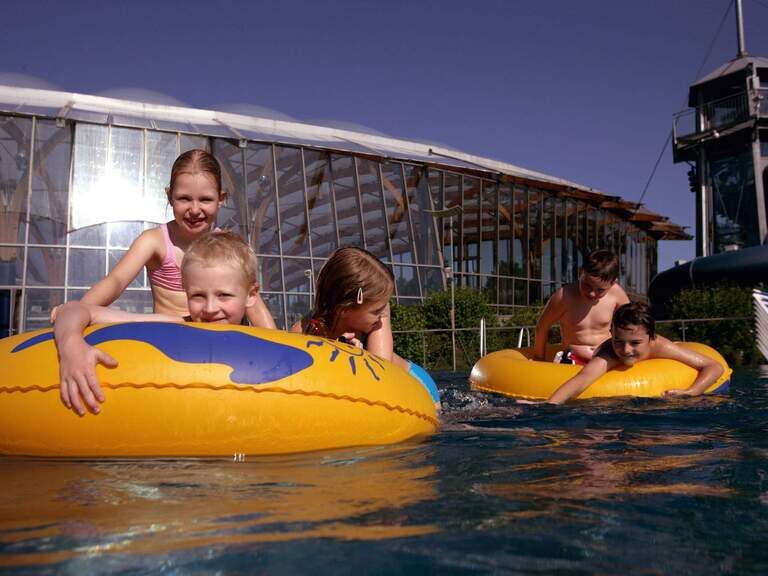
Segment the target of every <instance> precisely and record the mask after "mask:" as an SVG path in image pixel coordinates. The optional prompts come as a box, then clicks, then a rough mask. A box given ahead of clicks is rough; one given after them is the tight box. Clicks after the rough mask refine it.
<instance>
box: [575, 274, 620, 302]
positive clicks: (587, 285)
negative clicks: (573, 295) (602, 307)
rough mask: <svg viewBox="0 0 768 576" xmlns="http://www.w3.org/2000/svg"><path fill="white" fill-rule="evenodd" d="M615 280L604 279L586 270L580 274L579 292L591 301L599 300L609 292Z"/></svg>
mask: <svg viewBox="0 0 768 576" xmlns="http://www.w3.org/2000/svg"><path fill="white" fill-rule="evenodd" d="M614 282H615V280H611V281H608V280H602V279H601V278H599V277H597V276H592V275H591V274H587V273H586V272H582V273H581V274H580V275H579V293H580V294H581V296H582V297H583V298H586V299H587V300H589V301H590V302H597V301H598V300H600V298H602V297H603V296H605V295H606V294H607V293H608V290H610V289H611V286H613V284H614Z"/></svg>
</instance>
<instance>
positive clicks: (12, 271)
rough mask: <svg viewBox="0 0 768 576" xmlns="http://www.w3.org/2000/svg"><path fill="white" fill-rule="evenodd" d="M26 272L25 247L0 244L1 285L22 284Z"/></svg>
mask: <svg viewBox="0 0 768 576" xmlns="http://www.w3.org/2000/svg"><path fill="white" fill-rule="evenodd" d="M23 274H24V248H23V247H21V246H0V286H21V285H22V283H23V278H22V276H23Z"/></svg>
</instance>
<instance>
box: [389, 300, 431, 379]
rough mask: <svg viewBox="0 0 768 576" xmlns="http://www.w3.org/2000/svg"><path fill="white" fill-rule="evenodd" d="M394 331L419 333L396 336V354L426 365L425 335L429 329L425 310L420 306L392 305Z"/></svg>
mask: <svg viewBox="0 0 768 576" xmlns="http://www.w3.org/2000/svg"><path fill="white" fill-rule="evenodd" d="M391 318H392V330H393V331H399V330H418V331H419V332H407V333H405V334H395V335H394V339H395V352H396V353H397V354H399V355H400V356H402V357H403V358H407V359H408V360H413V361H414V362H416V363H418V364H424V361H425V358H424V356H425V352H424V334H423V331H424V329H425V328H426V327H427V323H426V321H425V320H424V309H423V308H422V306H420V305H411V306H403V305H401V304H395V303H392V305H391Z"/></svg>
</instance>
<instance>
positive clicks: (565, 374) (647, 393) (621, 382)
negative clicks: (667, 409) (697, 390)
mask: <svg viewBox="0 0 768 576" xmlns="http://www.w3.org/2000/svg"><path fill="white" fill-rule="evenodd" d="M678 344H680V345H681V346H685V347H686V348H690V349H691V350H694V351H696V352H698V353H700V354H704V355H705V356H709V357H710V358H712V359H714V360H715V361H717V362H718V363H719V364H720V365H721V366H722V367H723V375H722V376H721V377H720V378H719V379H718V380H717V381H716V382H715V383H714V384H712V386H710V387H709V388H708V389H707V390H706V393H708V394H711V393H714V392H724V391H725V390H727V388H728V384H729V382H730V378H731V372H732V370H731V369H730V368H729V367H728V364H727V363H726V361H725V359H724V358H723V357H722V356H721V355H720V354H719V353H718V352H717V351H716V350H714V349H713V348H710V347H709V346H707V345H706V344H699V343H695V342H680V343H678ZM532 356H533V353H532V350H531V349H520V350H499V351H498V352H492V353H491V354H488V355H487V356H484V357H483V358H481V359H480V360H479V361H478V362H477V363H476V364H475V365H474V367H473V368H472V372H471V373H470V376H469V381H470V384H471V386H472V389H473V390H478V391H481V392H495V393H498V394H503V395H505V396H510V397H513V398H525V399H529V400H546V399H547V398H549V397H550V396H551V395H552V393H553V392H554V391H555V390H557V389H558V388H559V387H560V386H561V385H562V384H563V383H564V382H565V381H566V380H568V379H570V378H572V377H573V376H575V375H576V374H578V373H579V371H580V370H581V366H574V365H568V364H554V363H553V362H546V361H545V362H542V361H537V360H529V358H530V357H532ZM548 357H549V354H548ZM697 374H698V372H697V371H696V370H695V369H693V368H691V367H690V366H686V365H685V364H682V363H680V362H677V361H675V360H655V359H654V360H644V361H643V362H638V363H637V364H635V365H634V366H632V367H629V368H627V367H621V368H616V369H614V370H610V371H609V372H607V373H606V374H604V375H603V376H602V377H600V378H599V379H597V380H596V381H595V382H594V383H593V384H592V385H591V386H590V387H589V388H587V389H586V390H584V392H582V393H581V395H579V396H578V398H582V399H584V398H599V397H609V396H640V397H646V398H650V397H657V396H661V395H662V394H663V393H664V392H666V391H667V390H671V389H673V388H683V389H684V388H688V387H689V386H690V385H691V384H693V381H694V380H695V379H696V376H697Z"/></svg>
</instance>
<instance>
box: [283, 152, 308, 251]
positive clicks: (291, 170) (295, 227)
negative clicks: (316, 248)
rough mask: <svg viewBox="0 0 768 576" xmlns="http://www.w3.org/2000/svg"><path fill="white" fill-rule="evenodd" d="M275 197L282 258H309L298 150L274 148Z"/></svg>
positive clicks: (302, 181) (302, 178)
mask: <svg viewBox="0 0 768 576" xmlns="http://www.w3.org/2000/svg"><path fill="white" fill-rule="evenodd" d="M275 154H276V157H277V194H278V199H279V205H280V224H281V227H280V228H281V237H282V242H283V255H285V256H309V225H308V222H307V211H306V204H305V200H304V174H303V172H302V168H301V151H300V150H299V149H298V148H288V147H285V146H276V147H275Z"/></svg>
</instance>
